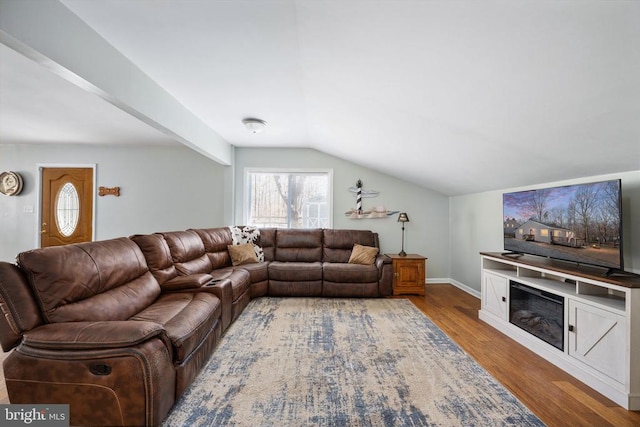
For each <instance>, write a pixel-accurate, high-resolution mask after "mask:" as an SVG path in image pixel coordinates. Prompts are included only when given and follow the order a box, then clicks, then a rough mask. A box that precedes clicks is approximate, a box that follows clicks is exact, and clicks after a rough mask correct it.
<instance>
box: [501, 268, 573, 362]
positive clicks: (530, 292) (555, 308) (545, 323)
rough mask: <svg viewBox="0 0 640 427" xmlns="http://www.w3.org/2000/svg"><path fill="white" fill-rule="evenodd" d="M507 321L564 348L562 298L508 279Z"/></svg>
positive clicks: (560, 348)
mask: <svg viewBox="0 0 640 427" xmlns="http://www.w3.org/2000/svg"><path fill="white" fill-rule="evenodd" d="M509 321H510V322H511V323H513V324H514V325H516V326H518V327H519V328H521V329H523V330H525V331H527V332H529V333H530V334H532V335H534V336H536V337H538V338H540V339H541V340H543V341H545V342H547V343H549V344H551V345H552V346H554V347H556V348H557V349H559V350H564V298H563V297H561V296H559V295H554V294H552V293H550V292H546V291H542V290H540V289H536V288H532V287H531V286H527V285H524V284H522V283H518V282H515V281H513V280H510V281H509Z"/></svg>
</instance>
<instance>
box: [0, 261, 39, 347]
mask: <svg viewBox="0 0 640 427" xmlns="http://www.w3.org/2000/svg"><path fill="white" fill-rule="evenodd" d="M40 324H42V316H41V315H40V307H39V306H38V304H37V303H36V300H35V299H34V298H33V292H32V291H31V288H30V286H29V282H27V278H26V277H25V276H24V274H23V273H22V271H21V270H20V269H19V268H18V267H17V266H16V265H15V264H9V263H8V262H0V345H2V349H3V350H4V351H5V352H7V351H9V350H10V349H12V348H13V347H15V346H16V345H18V344H19V343H20V341H22V334H23V333H24V332H27V331H30V330H31V329H33V328H35V327H36V326H38V325H40Z"/></svg>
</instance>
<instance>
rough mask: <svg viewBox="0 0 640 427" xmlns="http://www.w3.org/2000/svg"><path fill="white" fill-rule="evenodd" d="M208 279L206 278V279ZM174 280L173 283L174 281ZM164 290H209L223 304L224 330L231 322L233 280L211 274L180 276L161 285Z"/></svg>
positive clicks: (168, 291) (165, 291)
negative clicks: (214, 276) (218, 277)
mask: <svg viewBox="0 0 640 427" xmlns="http://www.w3.org/2000/svg"><path fill="white" fill-rule="evenodd" d="M205 279H206V280H205ZM172 282H173V283H172ZM161 288H162V292H164V293H170V292H209V293H211V294H213V295H215V296H217V297H218V299H219V300H220V303H221V304H222V331H223V332H224V331H225V330H226V329H227V328H228V327H229V325H230V324H231V317H232V310H233V289H232V288H231V280H229V279H214V278H213V277H211V276H210V275H209V274H206V273H205V274H190V275H188V276H178V277H174V278H173V279H171V280H169V281H167V282H165V283H164V284H162V285H161Z"/></svg>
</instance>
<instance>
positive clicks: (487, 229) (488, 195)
mask: <svg viewBox="0 0 640 427" xmlns="http://www.w3.org/2000/svg"><path fill="white" fill-rule="evenodd" d="M618 178H620V179H622V215H623V216H622V227H623V238H624V240H623V242H622V244H623V250H624V264H625V270H626V271H630V272H635V273H640V171H633V172H625V173H619V174H611V175H600V176H591V177H585V178H581V179H575V180H568V181H560V182H550V183H544V184H538V185H535V186H528V187H519V188H508V189H503V190H498V191H489V192H485V193H478V194H470V195H466V196H457V197H451V199H450V224H451V226H450V239H451V240H450V247H451V278H452V279H453V280H454V281H456V282H458V283H459V284H462V285H464V286H467V287H469V288H471V289H472V290H474V291H477V292H478V293H479V292H480V256H479V255H478V253H479V252H481V251H482V252H485V251H487V252H491V251H493V252H496V251H497V252H499V251H502V250H503V238H502V234H503V229H502V194H503V193H505V192H511V191H520V190H528V189H532V188H541V187H552V186H556V185H570V184H577V183H583V182H591V181H603V180H607V179H618Z"/></svg>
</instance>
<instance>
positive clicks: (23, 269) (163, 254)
mask: <svg viewBox="0 0 640 427" xmlns="http://www.w3.org/2000/svg"><path fill="white" fill-rule="evenodd" d="M231 244H232V234H231V231H230V229H229V228H228V227H220V228H210V229H197V230H186V231H174V232H166V233H155V234H147V235H134V236H131V237H129V238H125V237H122V238H117V239H111V240H105V241H98V242H90V243H81V244H75V245H67V246H59V247H52V248H45V249H35V250H32V251H28V252H23V253H21V254H19V255H18V257H17V264H10V263H5V262H0V310H1V314H2V316H0V344H1V345H2V348H3V350H4V351H9V350H11V349H13V348H15V350H14V351H13V352H12V353H11V354H10V355H9V356H8V357H7V358H6V359H5V361H4V376H5V380H6V384H7V390H8V393H9V400H10V401H11V403H24V404H37V403H49V404H52V403H66V404H69V405H70V413H71V424H72V425H110V426H115V425H121V426H133V425H136V426H138V425H158V424H160V423H161V422H162V420H163V419H164V418H165V417H166V415H167V413H168V411H169V410H170V409H171V407H172V406H173V404H174V402H175V401H176V400H177V399H178V398H179V397H180V396H181V395H182V393H183V392H184V391H185V389H186V388H187V386H188V385H189V384H190V383H191V381H192V380H193V379H194V378H195V376H196V375H197V373H198V372H199V371H200V369H201V368H202V367H203V366H204V364H205V363H206V361H207V360H208V358H209V357H210V356H211V354H212V352H213V351H214V349H215V347H216V345H217V343H218V342H219V340H220V338H221V336H222V334H223V333H224V331H225V330H226V329H227V328H228V327H229V325H230V324H231V323H232V322H233V321H234V320H235V319H237V318H238V316H239V315H240V314H241V313H242V311H243V310H244V308H245V307H246V306H247V304H248V303H249V301H250V300H251V299H252V298H257V297H262V296H279V297H283V296H292V297H296V296H317V297H382V296H388V295H391V294H392V266H391V260H390V259H389V258H388V257H386V256H384V255H378V256H377V257H376V259H375V262H374V264H373V265H361V264H350V263H348V261H349V257H350V255H351V252H352V249H353V246H354V244H360V245H364V246H374V247H379V245H378V236H377V234H376V233H373V232H371V231H363V230H329V229H311V230H286V229H261V230H260V237H259V240H258V241H257V244H258V245H259V246H260V247H261V248H262V249H263V251H264V259H265V260H264V262H257V263H251V264H245V265H240V266H233V265H232V259H231V257H230V255H229V251H228V248H227V246H228V245H231Z"/></svg>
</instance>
